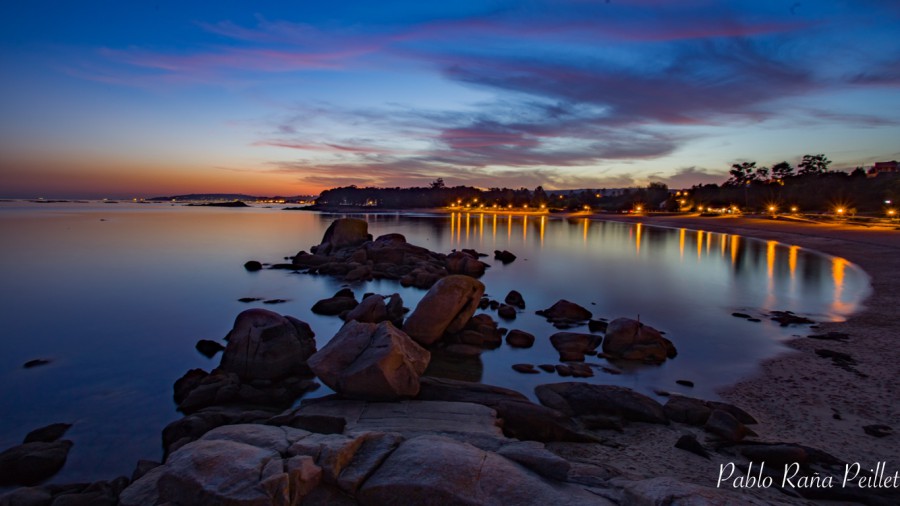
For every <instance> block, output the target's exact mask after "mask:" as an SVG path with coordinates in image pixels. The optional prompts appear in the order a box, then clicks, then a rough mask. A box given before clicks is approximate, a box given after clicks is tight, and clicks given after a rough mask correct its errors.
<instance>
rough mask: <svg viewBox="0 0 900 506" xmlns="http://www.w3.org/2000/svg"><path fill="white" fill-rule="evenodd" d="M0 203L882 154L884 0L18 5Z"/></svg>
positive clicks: (695, 171)
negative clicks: (815, 155)
mask: <svg viewBox="0 0 900 506" xmlns="http://www.w3.org/2000/svg"><path fill="white" fill-rule="evenodd" d="M2 12H3V16H2V17H0V26H2V31H0V55H2V59H3V62H4V71H3V74H2V76H0V110H2V111H3V114H2V116H0V118H2V119H0V189H2V191H0V198H34V197H47V198H54V197H60V198H62V197H75V198H103V197H110V198H131V197H153V196H159V195H172V194H187V193H246V194H252V195H306V194H317V193H319V192H320V191H322V190H324V189H327V188H331V187H336V186H346V185H351V184H355V185H358V186H387V187H393V186H426V185H428V184H429V183H430V182H431V181H433V180H434V179H435V178H438V177H441V178H443V179H444V180H445V182H446V184H447V185H448V186H456V185H472V186H480V187H504V186H505V187H513V188H519V187H527V188H534V187H536V186H538V185H543V186H544V187H545V188H547V189H564V188H604V187H608V188H612V187H625V186H635V185H645V184H647V183H649V182H662V183H666V184H668V185H669V186H670V187H673V188H684V187H690V186H691V185H694V184H700V183H704V184H705V183H721V182H723V181H724V180H725V179H727V177H728V174H727V171H728V168H729V167H730V165H731V164H732V163H736V162H740V161H756V162H758V164H759V165H760V166H763V165H765V166H771V165H772V164H775V163H778V162H780V161H782V160H787V161H789V162H791V163H793V164H796V163H797V162H798V161H799V159H800V157H801V156H802V155H804V154H808V153H824V154H826V155H827V156H828V157H829V158H830V159H831V160H833V162H834V163H833V164H832V168H834V169H852V168H853V167H856V166H870V165H871V164H872V163H874V162H876V161H887V160H896V159H900V145H898V142H897V140H898V139H900V117H898V115H897V112H896V111H900V73H898V71H897V69H898V68H900V37H898V36H897V32H896V27H897V26H898V25H900V4H897V3H896V2H891V1H887V0H884V1H875V0H866V1H860V2H853V3H852V4H851V3H847V2H837V1H823V2H803V3H801V2H793V1H775V0H769V1H762V2H750V1H734V2H715V1H711V0H690V1H686V2H662V1H659V0H631V1H627V0H611V1H599V2H591V1H584V0H568V1H563V2H546V1H492V2H453V3H448V4H446V5H444V4H433V3H423V2H409V1H403V2H381V3H377V4H375V3H371V2H339V3H330V4H328V3H326V4H322V3H314V4H312V3H311V4H307V3H282V2H265V1H264V2H252V3H242V2H191V3H188V4H185V3H178V2H167V1H160V2H153V3H140V4H132V3H121V4H120V3H116V2H101V1H97V0H90V1H86V2H78V3H68V2H47V1H40V0H38V1H34V2H27V3H20V2H17V3H15V4H8V5H4V7H3V8H2Z"/></svg>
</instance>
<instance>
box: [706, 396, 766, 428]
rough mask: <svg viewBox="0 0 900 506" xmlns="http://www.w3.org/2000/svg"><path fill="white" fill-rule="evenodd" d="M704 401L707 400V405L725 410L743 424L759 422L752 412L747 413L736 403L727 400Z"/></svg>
mask: <svg viewBox="0 0 900 506" xmlns="http://www.w3.org/2000/svg"><path fill="white" fill-rule="evenodd" d="M703 402H705V403H706V405H707V406H709V407H710V408H712V409H721V410H722V411H725V412H726V413H728V414H730V415H731V416H733V417H735V418H736V419H737V420H738V421H739V422H741V423H743V424H746V425H752V424H755V423H757V422H756V419H755V418H753V416H752V415H751V414H750V413H747V412H746V411H744V410H743V409H741V408H739V407H737V406H735V405H734V404H728V403H727V402H721V401H703Z"/></svg>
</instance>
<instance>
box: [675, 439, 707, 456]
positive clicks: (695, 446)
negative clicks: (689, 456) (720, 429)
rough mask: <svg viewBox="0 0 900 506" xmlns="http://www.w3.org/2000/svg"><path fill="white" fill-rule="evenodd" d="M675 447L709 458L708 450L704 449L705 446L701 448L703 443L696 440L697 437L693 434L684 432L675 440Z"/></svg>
mask: <svg viewBox="0 0 900 506" xmlns="http://www.w3.org/2000/svg"><path fill="white" fill-rule="evenodd" d="M675 448H678V449H681V450H685V451H689V452H691V453H693V454H694V455H699V456H701V457H703V458H705V459H709V452H707V451H706V448H703V445H701V444H700V442H699V441H697V438H696V437H695V436H694V435H693V434H685V435H683V436H681V437H680V438H678V441H676V442H675Z"/></svg>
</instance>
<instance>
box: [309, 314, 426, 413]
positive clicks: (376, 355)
mask: <svg viewBox="0 0 900 506" xmlns="http://www.w3.org/2000/svg"><path fill="white" fill-rule="evenodd" d="M430 358H431V355H430V354H429V353H428V351H427V350H425V349H424V348H422V347H420V346H419V345H418V344H416V343H415V342H413V341H412V340H411V339H410V338H409V336H407V335H406V334H405V333H404V332H403V331H401V330H398V329H397V328H396V327H394V325H393V324H391V323H390V322H381V323H379V324H375V323H361V322H357V321H350V322H348V323H346V324H345V325H344V326H343V327H342V328H341V330H340V331H338V333H337V334H336V335H335V336H334V337H333V338H332V339H331V341H329V342H328V344H327V345H325V347H324V348H322V349H321V350H320V351H318V352H317V353H316V354H315V355H313V356H312V357H310V359H309V366H310V368H312V371H313V372H314V373H315V374H316V376H318V377H319V379H321V380H322V382H323V383H325V384H326V385H328V386H329V387H330V388H331V389H333V390H334V391H335V392H338V393H341V394H343V395H345V396H348V397H354V398H362V399H397V398H401V397H412V396H414V395H416V394H417V393H419V376H421V375H422V373H423V372H425V369H426V367H428V361H429V360H430Z"/></svg>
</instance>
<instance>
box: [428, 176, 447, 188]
mask: <svg viewBox="0 0 900 506" xmlns="http://www.w3.org/2000/svg"><path fill="white" fill-rule="evenodd" d="M444 188H446V185H444V178H442V177H439V178H437V179H435V180H434V181H432V183H431V189H432V190H443V189H444Z"/></svg>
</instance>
